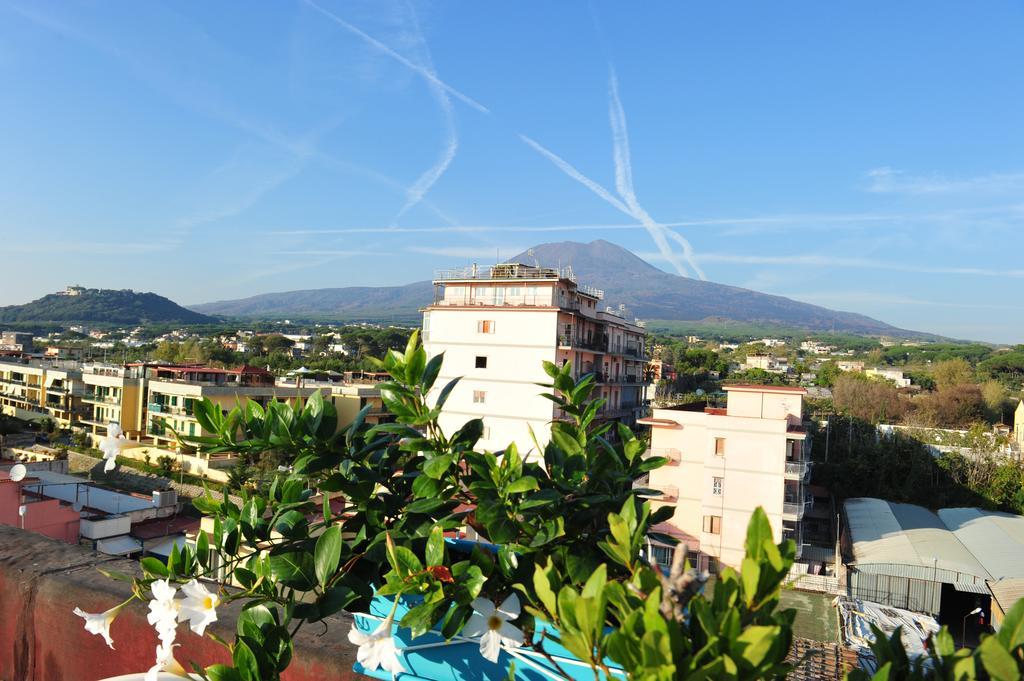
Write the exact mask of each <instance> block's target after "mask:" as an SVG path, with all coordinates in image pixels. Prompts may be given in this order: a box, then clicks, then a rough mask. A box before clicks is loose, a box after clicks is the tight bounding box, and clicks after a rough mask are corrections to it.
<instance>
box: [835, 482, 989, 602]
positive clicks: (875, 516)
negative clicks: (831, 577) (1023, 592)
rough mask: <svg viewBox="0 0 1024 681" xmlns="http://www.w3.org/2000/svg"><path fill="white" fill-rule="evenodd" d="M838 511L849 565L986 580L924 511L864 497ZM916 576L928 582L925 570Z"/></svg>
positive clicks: (953, 537)
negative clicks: (909, 568) (847, 531)
mask: <svg viewBox="0 0 1024 681" xmlns="http://www.w3.org/2000/svg"><path fill="white" fill-rule="evenodd" d="M844 508H845V511H846V518H847V524H848V527H849V528H850V534H851V540H852V542H853V555H854V561H853V562H854V564H862V563H863V564H870V563H894V564H904V565H910V566H915V567H917V568H931V570H932V571H933V572H937V571H940V570H941V571H948V572H953V573H961V574H966V575H970V576H972V577H976V578H979V579H981V580H985V579H991V575H990V574H989V572H988V571H987V570H986V569H985V567H984V566H983V564H982V563H981V562H979V561H978V560H977V559H976V558H975V557H974V556H973V555H972V554H971V551H969V550H968V549H967V548H966V547H965V546H964V545H963V544H962V543H961V542H960V541H959V539H958V538H957V536H956V535H955V534H954V533H953V532H950V531H949V528H947V527H946V526H945V525H944V524H943V522H942V520H941V519H940V518H939V516H937V515H936V514H934V513H932V512H931V511H929V510H928V509H926V508H923V507H921V506H914V505H912V504H897V503H892V502H888V501H883V500H881V499H871V498H865V497H861V498H856V499H849V500H847V502H846V504H845V505H844ZM915 572H917V570H915ZM921 573H922V578H925V579H927V578H929V577H926V576H924V574H925V573H926V571H925V570H921ZM956 581H958V582H962V581H970V580H963V579H957V580H956Z"/></svg>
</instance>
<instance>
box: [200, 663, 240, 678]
mask: <svg viewBox="0 0 1024 681" xmlns="http://www.w3.org/2000/svg"><path fill="white" fill-rule="evenodd" d="M204 671H205V672H206V676H208V677H209V679H210V681H242V677H241V675H240V674H239V673H238V670H236V669H235V668H234V667H229V666H227V665H226V664H213V665H210V666H209V667H207V668H206V669H205V670H204Z"/></svg>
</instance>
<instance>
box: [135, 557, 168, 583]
mask: <svg viewBox="0 0 1024 681" xmlns="http://www.w3.org/2000/svg"><path fill="white" fill-rule="evenodd" d="M139 564H140V565H141V566H142V569H143V570H144V571H145V573H146V574H147V575H150V576H152V577H162V578H164V579H166V578H167V577H168V576H169V575H170V572H169V571H168V570H167V566H166V565H164V564H163V563H161V562H160V560H159V559H157V558H154V557H153V556H147V557H145V558H143V559H142V560H140V561H139Z"/></svg>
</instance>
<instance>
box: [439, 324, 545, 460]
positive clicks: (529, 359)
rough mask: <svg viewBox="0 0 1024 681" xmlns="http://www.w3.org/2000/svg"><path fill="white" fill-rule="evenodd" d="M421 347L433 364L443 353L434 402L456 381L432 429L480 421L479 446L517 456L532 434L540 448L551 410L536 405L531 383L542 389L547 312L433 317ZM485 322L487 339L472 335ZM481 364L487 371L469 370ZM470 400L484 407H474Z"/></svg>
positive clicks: (540, 399)
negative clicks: (511, 450) (510, 450)
mask: <svg viewBox="0 0 1024 681" xmlns="http://www.w3.org/2000/svg"><path fill="white" fill-rule="evenodd" d="M428 314H429V322H428V324H429V330H428V332H427V333H426V334H425V338H424V347H425V348H426V350H427V353H428V354H429V355H430V356H431V357H433V356H435V355H437V354H439V353H441V352H444V356H445V359H444V364H443V366H442V367H441V373H440V375H439V377H438V379H437V382H436V383H435V390H434V392H433V393H432V395H433V397H434V398H435V399H436V396H437V394H438V393H439V392H440V390H441V388H443V387H444V386H445V385H446V384H447V383H448V382H449V381H450V380H452V379H453V378H456V377H462V380H461V381H460V382H459V384H458V385H457V386H456V388H455V389H454V390H453V391H452V393H451V395H450V396H449V398H448V401H447V403H446V404H445V408H444V411H443V412H442V415H441V419H440V423H441V427H442V428H443V429H444V431H445V432H446V433H453V432H455V431H456V430H458V429H459V428H461V427H462V425H463V424H464V423H465V422H466V421H468V420H470V419H473V418H477V417H482V418H483V419H484V426H485V428H486V429H488V430H487V431H485V435H487V437H485V438H484V439H483V440H481V442H480V446H481V447H483V448H487V449H502V448H504V447H506V446H507V445H508V444H509V443H510V442H515V443H516V444H517V446H518V447H519V448H520V450H521V451H523V452H526V451H528V450H531V449H534V446H533V443H532V440H531V438H530V434H529V427H530V426H532V427H533V429H534V431H535V433H536V434H537V437H538V440H539V441H540V444H541V446H542V447H543V446H544V444H545V443H546V442H547V439H548V435H547V431H548V424H549V423H550V421H551V418H552V415H553V405H552V403H551V402H550V401H549V400H547V399H545V398H543V397H540V393H542V392H544V389H543V388H541V387H539V386H538V385H537V383H545V382H547V381H549V380H550V379H549V377H548V375H547V374H546V373H544V369H543V366H542V362H544V361H548V362H554V361H555V359H556V357H555V350H556V328H555V327H556V324H555V322H556V319H557V312H556V311H555V310H554V309H538V310H529V309H522V308H520V309H500V308H480V309H465V308H453V309H438V308H435V309H433V310H431V311H430V312H429V313H428ZM481 321H487V322H493V324H494V327H493V328H494V332H493V333H481V332H479V331H478V322H481ZM478 356H479V357H486V358H487V368H476V358H477V357H478ZM474 392H483V393H484V402H483V403H478V402H474Z"/></svg>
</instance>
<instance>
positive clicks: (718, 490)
mask: <svg viewBox="0 0 1024 681" xmlns="http://www.w3.org/2000/svg"><path fill="white" fill-rule="evenodd" d="M711 493H712V494H713V495H715V496H716V497H720V496H722V478H711Z"/></svg>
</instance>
